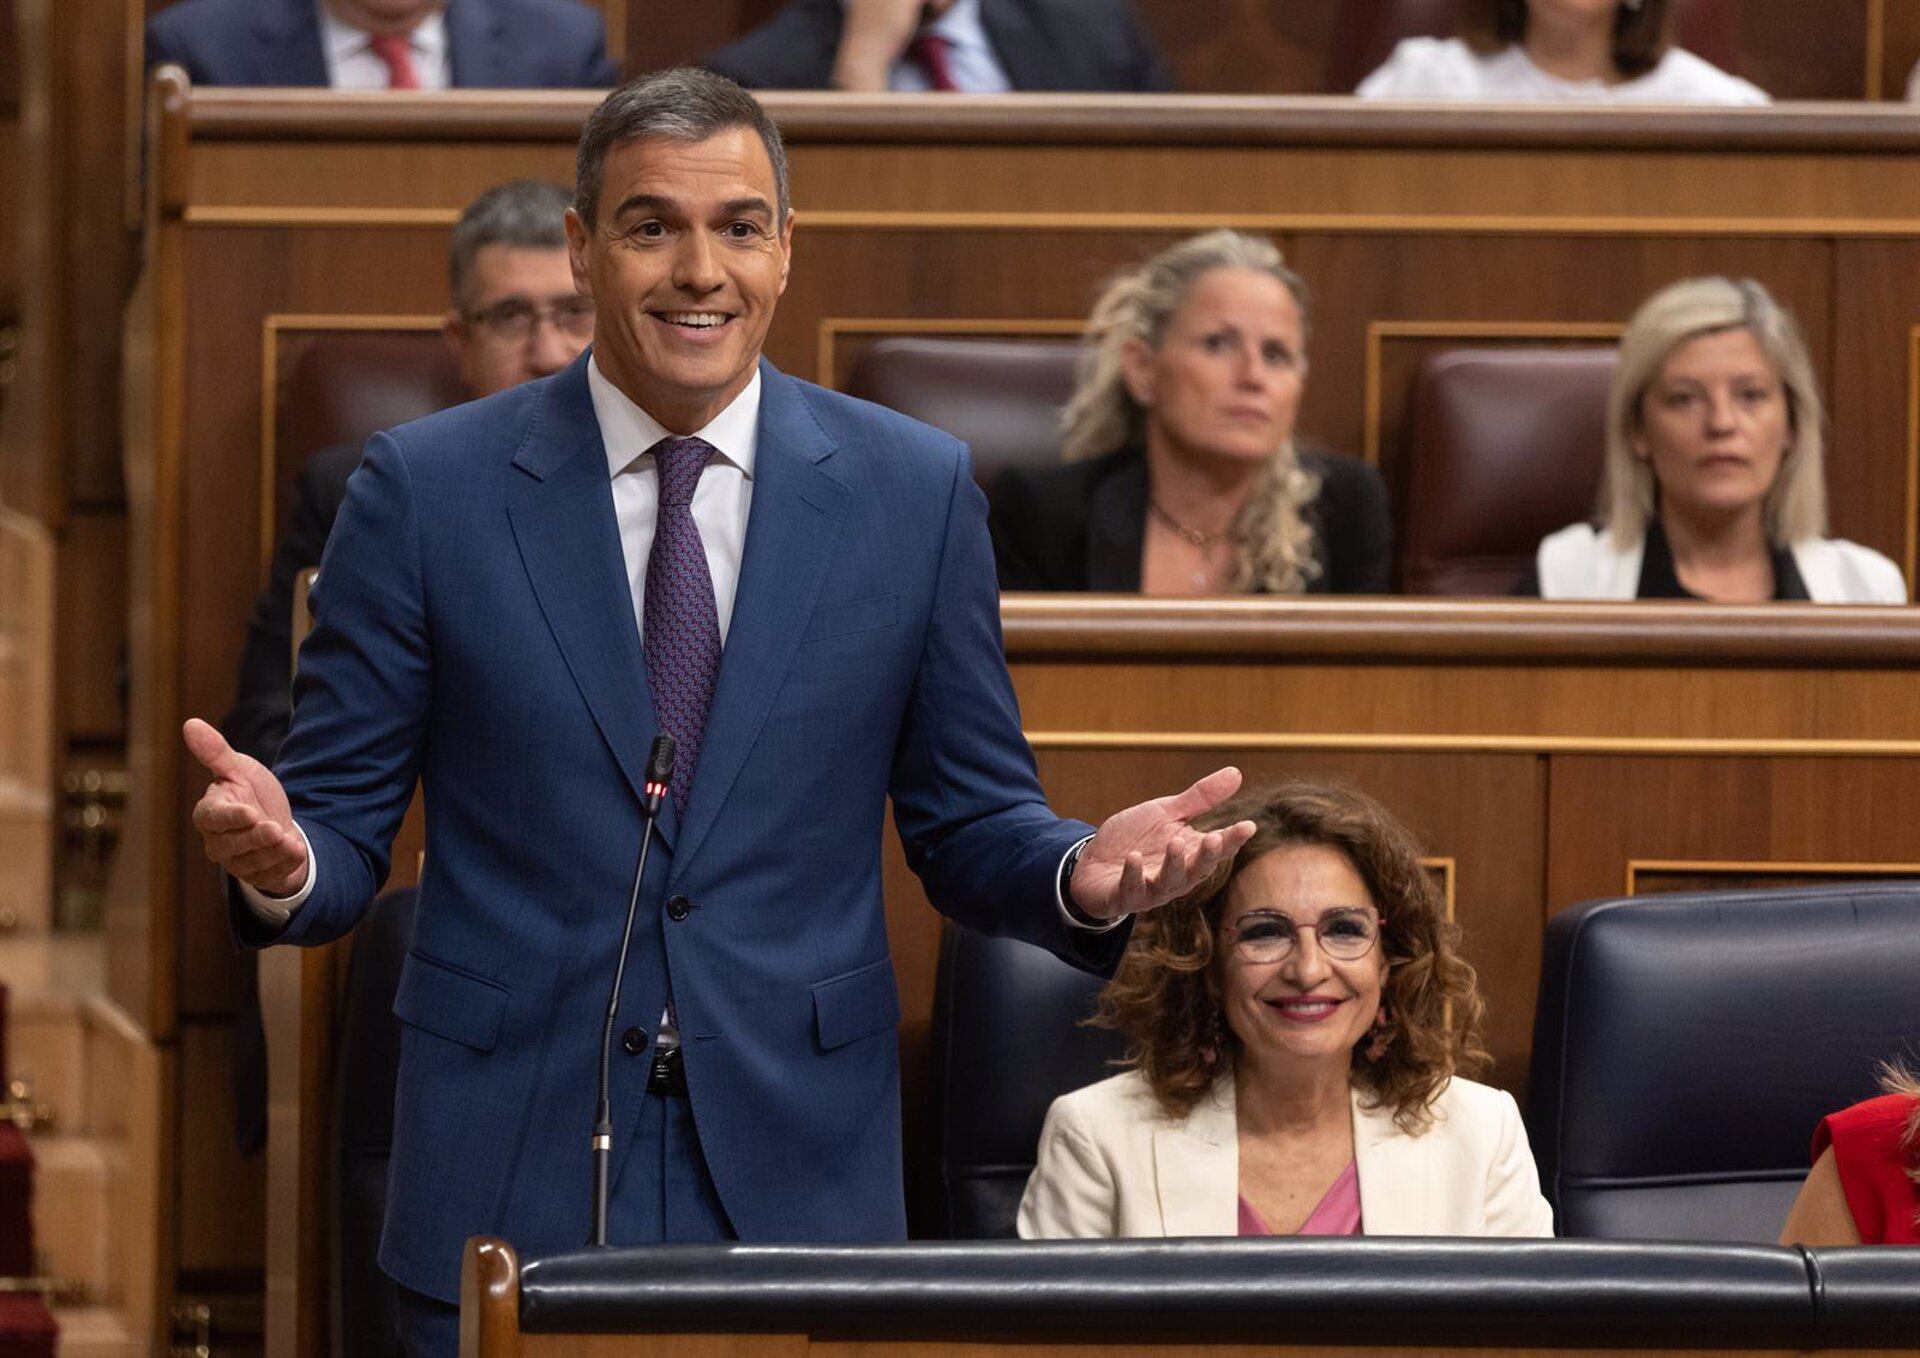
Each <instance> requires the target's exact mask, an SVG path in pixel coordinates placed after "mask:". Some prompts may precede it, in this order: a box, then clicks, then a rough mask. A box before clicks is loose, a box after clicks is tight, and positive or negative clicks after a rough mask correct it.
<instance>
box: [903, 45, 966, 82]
mask: <svg viewBox="0 0 1920 1358" xmlns="http://www.w3.org/2000/svg"><path fill="white" fill-rule="evenodd" d="M952 46H953V44H952V43H950V42H948V41H947V40H946V39H945V38H936V37H935V36H934V35H933V34H931V33H919V34H916V35H915V36H914V39H913V41H912V42H910V43H908V44H907V60H908V61H911V62H912V63H913V64H914V65H915V66H918V67H919V68H920V69H921V70H923V71H925V72H926V73H927V83H928V84H930V85H932V86H933V87H934V88H935V89H936V90H944V91H946V92H948V93H952V92H954V91H956V90H958V89H959V88H960V85H959V83H958V82H957V81H955V80H954V78H953V68H952V67H951V66H949V65H948V64H947V51H948V49H949V48H951V47H952Z"/></svg>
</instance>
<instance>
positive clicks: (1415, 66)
mask: <svg viewBox="0 0 1920 1358" xmlns="http://www.w3.org/2000/svg"><path fill="white" fill-rule="evenodd" d="M1354 93H1355V94H1357V95H1359V96H1360V97H1361V98H1362V99H1402V100H1422V99H1436V100H1457V101H1466V102H1474V103H1488V104H1499V103H1561V104H1564V103H1579V104H1719V105H1746V106H1751V105H1757V104H1768V103H1771V102H1773V101H1772V100H1771V99H1769V98H1768V97H1767V93H1766V91H1765V90H1763V89H1761V88H1760V87H1759V86H1758V85H1753V84H1750V83H1748V82H1747V81H1745V80H1742V79H1740V77H1738V76H1735V75H1728V74H1727V73H1726V72H1725V71H1723V70H1721V69H1720V68H1719V67H1718V66H1715V65H1713V64H1712V63H1711V62H1708V61H1703V60H1701V59H1700V58H1699V57H1697V56H1695V55H1694V54H1693V53H1691V52H1686V51H1682V50H1681V49H1680V48H1678V47H1670V48H1668V49H1667V53H1666V55H1665V56H1663V57H1661V58H1660V63H1659V65H1657V66H1655V67H1654V68H1653V69H1652V70H1651V71H1648V72H1647V73H1646V74H1645V75H1640V76H1635V77H1634V78H1633V79H1632V80H1622V81H1620V82H1618V83H1617V84H1609V83H1608V82H1607V81H1604V80H1564V79H1562V78H1561V77H1559V76H1557V75H1552V74H1549V73H1548V72H1546V71H1543V70H1541V69H1540V68H1539V67H1538V66H1536V65H1534V63H1533V59H1532V58H1531V57H1529V56H1528V55H1527V49H1526V48H1524V47H1522V46H1521V45H1520V44H1519V43H1514V44H1513V45H1511V46H1509V47H1506V48H1503V49H1502V50H1500V51H1498V52H1494V53H1492V54H1491V55H1487V56H1482V55H1481V54H1480V53H1478V52H1476V51H1474V50H1473V49H1472V48H1471V47H1469V46H1467V44H1466V43H1465V42H1464V41H1462V40H1461V39H1459V38H1407V39H1404V40H1403V41H1402V42H1401V43H1400V44H1399V45H1398V46H1397V47H1395V48H1394V49H1393V55H1392V56H1390V57H1388V58H1387V61H1386V64H1385V65H1383V66H1382V67H1380V69H1379V70H1377V71H1375V72H1374V73H1373V74H1372V75H1370V76H1368V77H1367V78H1366V79H1365V80H1363V81H1361V82H1360V88H1359V89H1357V90H1355V91H1354Z"/></svg>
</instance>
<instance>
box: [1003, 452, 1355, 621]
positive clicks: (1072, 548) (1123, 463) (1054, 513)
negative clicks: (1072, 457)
mask: <svg viewBox="0 0 1920 1358" xmlns="http://www.w3.org/2000/svg"><path fill="white" fill-rule="evenodd" d="M1300 465H1301V466H1302V467H1304V468H1305V469H1306V470H1308V471H1310V472H1312V473H1314V474H1315V475H1316V476H1318V477H1319V478H1320V493H1319V494H1318V495H1316V496H1315V497H1314V499H1313V502H1312V503H1311V504H1309V505H1307V506H1306V510H1305V514H1306V519H1307V522H1308V524H1309V525H1311V526H1312V528H1313V555H1314V559H1315V560H1317V561H1318V562H1319V563H1320V567H1321V570H1320V574H1319V575H1317V576H1315V577H1314V578H1313V579H1312V580H1310V581H1308V582H1307V592H1308V593H1309V594H1386V593H1389V592H1391V590H1392V587H1393V585H1392V568H1391V562H1392V556H1393V525H1392V522H1391V520H1390V519H1389V517H1388V514H1387V488H1386V483H1385V482H1383V481H1382V480H1381V479H1380V473H1379V472H1377V471H1375V470H1374V469H1373V468H1372V467H1370V466H1368V465H1367V464H1366V463H1364V462H1361V461H1359V460H1358V459H1357V458H1351V457H1341V456H1339V455H1337V454H1334V453H1323V452H1317V451H1315V450H1312V449H1307V448H1302V449H1301V450H1300ZM988 523H989V526H990V527H991V528H992V530H993V551H994V556H995V559H996V560H997V561H998V563H999V567H1000V588H1001V589H1003V590H1015V589H1033V590H1058V591H1071V590H1093V591H1097V592H1100V593H1112V594H1135V593H1138V592H1139V590H1140V552H1141V547H1142V545H1143V544H1144V542H1145V540H1146V531H1147V458H1146V454H1145V453H1144V452H1142V451H1141V450H1140V449H1138V448H1122V449H1120V450H1119V451H1117V452H1112V453H1108V454H1107V455H1106V456H1104V457H1096V458H1091V459H1089V460H1087V461H1085V462H1069V463H1065V464H1063V465H1061V466H1058V467H1040V468H1025V469H1015V468H1008V469H1007V470H1005V471H1003V472H1001V473H1000V478H999V480H998V481H997V482H995V484H994V492H993V508H992V511H991V513H990V514H989V517H988Z"/></svg>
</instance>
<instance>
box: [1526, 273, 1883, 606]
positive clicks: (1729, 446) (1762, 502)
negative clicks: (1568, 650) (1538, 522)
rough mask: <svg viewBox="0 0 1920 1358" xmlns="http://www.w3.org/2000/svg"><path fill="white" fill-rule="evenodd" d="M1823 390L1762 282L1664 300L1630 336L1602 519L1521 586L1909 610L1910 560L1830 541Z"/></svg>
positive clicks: (1590, 594) (1704, 282)
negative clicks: (1906, 574)
mask: <svg viewBox="0 0 1920 1358" xmlns="http://www.w3.org/2000/svg"><path fill="white" fill-rule="evenodd" d="M1823 423H1824V416H1823V415H1822V414H1821V402H1820V388H1819V385H1818V383H1817V382H1816V381H1815V380H1814V375H1813V360H1812V359H1811V358H1810V357H1809V356H1808V354H1807V346H1806V341H1805V340H1803V339H1802V338H1801V336H1800V327H1799V326H1798V325H1797V324H1796V323H1795V322H1794V319H1793V316H1792V314H1791V313H1790V312H1788V311H1787V309H1786V308H1785V307H1783V306H1781V305H1780V304H1779V303H1778V302H1776V301H1775V300H1774V299H1773V296H1772V294H1770V293H1769V292H1768V291H1767V290H1766V289H1765V288H1763V287H1761V286H1760V285H1759V284H1758V283H1756V282H1754V281H1753V280H1751V279H1741V280H1740V281H1738V282H1735V281H1734V280H1732V279H1728V278H1689V279H1685V280H1683V281H1682V282H1679V283H1675V284H1673V285H1672V286H1670V287H1668V288H1665V289H1663V290H1662V291H1660V292H1658V293H1655V294H1654V295H1653V296H1652V297H1651V298H1649V299H1648V300H1647V301H1646V302H1645V303H1643V304H1642V305H1641V307H1640V310H1639V311H1638V312H1636V313H1635V314H1634V317H1633V319H1632V321H1630V322H1629V323H1628V325H1627V332H1626V334H1624V335H1622V336H1621V337H1620V361H1619V364H1618V365H1617V366H1616V367H1615V369H1614V374H1613V390H1612V392H1611V394H1610V395H1609V396H1608V398H1607V429H1606V462H1605V469H1604V471H1603V473H1602V477H1601V484H1600V504H1599V510H1598V516H1597V522H1595V523H1591V524H1588V523H1576V524H1573V525H1571V526H1570V527H1567V528H1563V529H1561V530H1559V531H1558V532H1556V533H1553V534H1550V535H1549V536H1548V537H1547V538H1546V539H1545V540H1544V541H1542V542H1541V544H1540V547H1539V550H1538V552H1537V553H1536V555H1535V562H1534V569H1533V571H1532V572H1530V573H1529V574H1527V575H1526V576H1525V577H1523V578H1522V579H1521V581H1520V582H1519V583H1518V584H1517V585H1516V586H1515V588H1514V592H1515V593H1516V594H1537V595H1539V596H1540V597H1542V598H1546V599H1636V598H1638V599H1706V600H1711V601H1713V602H1715V603H1762V602H1766V601H1768V600H1776V599H1778V600H1793V599H1798V600H1811V601H1812V602H1814V603H1825V604H1904V603H1905V602H1906V601H1907V587H1906V582H1905V581H1904V580H1903V579H1902V578H1901V575H1900V568H1899V567H1898V566H1896V565H1894V564H1893V562H1891V561H1889V560H1888V559H1887V558H1886V557H1884V556H1882V555H1880V553H1878V552H1876V551H1874V550H1873V549H1872V548H1870V547H1863V546H1860V545H1859V544H1857V543H1852V542H1847V541H1845V540H1843V539H1840V538H1830V537H1827V536H1825V534H1826V529H1827V486H1826V480H1825V476H1824V473H1823V472H1822V470H1821V462H1822V459H1823V457H1824V448H1823V441H1822V436H1821V427H1822V425H1823Z"/></svg>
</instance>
